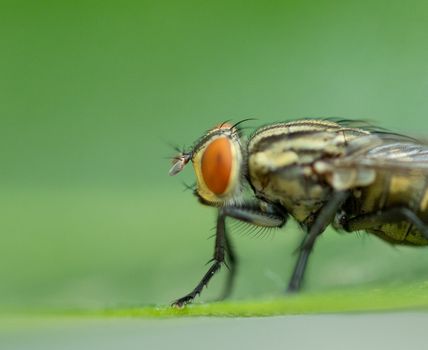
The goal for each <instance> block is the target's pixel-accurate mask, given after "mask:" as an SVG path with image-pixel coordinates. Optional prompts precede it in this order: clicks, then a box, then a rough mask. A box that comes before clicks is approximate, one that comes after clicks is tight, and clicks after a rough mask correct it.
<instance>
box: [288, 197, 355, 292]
mask: <svg viewBox="0 0 428 350" xmlns="http://www.w3.org/2000/svg"><path fill="white" fill-rule="evenodd" d="M348 196H349V193H348V192H345V191H340V192H333V194H332V197H331V198H330V200H329V201H328V202H327V204H326V205H325V206H324V207H322V208H321V210H320V212H319V214H318V215H317V217H316V219H315V221H314V223H313V224H312V226H311V227H310V228H309V230H308V234H307V235H306V237H305V238H304V239H303V241H302V244H301V246H300V252H299V257H298V258H297V261H296V265H295V267H294V271H293V274H292V276H291V279H290V282H289V284H288V288H287V292H297V291H298V290H299V289H300V287H301V285H302V281H303V277H304V274H305V271H306V267H307V264H308V260H309V256H310V254H311V252H312V249H313V247H314V244H315V241H316V239H317V238H318V236H319V235H320V234H321V233H323V232H324V230H325V229H326V228H327V226H328V225H329V224H330V223H331V222H332V221H333V219H334V216H335V214H336V212H337V210H338V209H339V208H340V207H341V205H342V204H343V202H344V201H345V200H346V198H347V197H348Z"/></svg>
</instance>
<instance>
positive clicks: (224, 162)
mask: <svg viewBox="0 0 428 350" xmlns="http://www.w3.org/2000/svg"><path fill="white" fill-rule="evenodd" d="M244 158H245V157H244V152H243V149H242V146H241V141H240V136H239V132H238V129H237V128H236V124H235V125H231V124H229V123H223V124H221V125H218V126H216V127H214V128H213V129H211V130H209V131H208V132H207V133H206V134H205V135H204V136H203V137H201V138H200V139H199V140H198V141H197V142H196V144H195V145H194V146H193V148H192V149H191V150H190V151H188V152H181V153H180V154H179V155H178V156H176V157H174V158H173V164H172V167H171V169H170V171H169V174H170V175H176V174H178V173H179V172H180V171H181V170H183V168H184V166H185V165H186V164H187V163H188V162H189V161H192V163H193V169H194V171H195V175H196V183H197V187H196V194H197V195H198V197H199V198H200V199H201V200H202V201H203V202H204V203H206V204H210V205H213V206H222V205H225V204H229V203H234V202H236V201H237V200H238V199H239V198H240V196H241V192H242V191H241V188H242V186H241V183H242V178H243V164H244Z"/></svg>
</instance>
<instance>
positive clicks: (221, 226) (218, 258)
mask: <svg viewBox="0 0 428 350" xmlns="http://www.w3.org/2000/svg"><path fill="white" fill-rule="evenodd" d="M225 231H226V225H225V216H224V215H223V214H222V213H221V211H220V212H219V214H218V216H217V228H216V238H215V247H214V257H213V259H212V261H213V263H212V265H211V266H210V268H209V269H208V271H207V273H206V274H205V275H204V277H202V280H201V281H200V282H199V283H198V284H197V286H196V287H195V288H194V289H193V290H192V291H191V292H190V293H188V294H186V295H185V296H184V297H182V298H179V299H177V300H176V301H174V302H173V303H172V306H176V307H182V306H183V305H185V304H188V303H190V302H192V301H193V299H195V297H196V296H197V295H199V294H201V291H202V289H203V288H204V287H205V286H206V285H207V284H208V282H209V281H210V279H211V278H212V277H213V276H214V274H215V273H216V272H217V271H218V270H220V267H221V263H223V262H224V248H225V233H226V232H225Z"/></svg>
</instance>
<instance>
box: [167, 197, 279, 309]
mask: <svg viewBox="0 0 428 350" xmlns="http://www.w3.org/2000/svg"><path fill="white" fill-rule="evenodd" d="M262 204H263V205H261V203H244V204H242V205H236V206H226V207H222V208H220V209H219V212H218V216H217V228H216V239H215V248H214V257H213V259H212V260H213V263H212V265H211V266H210V268H209V270H208V271H207V273H206V274H205V275H204V276H203V277H202V280H201V281H200V282H199V283H198V285H197V286H196V287H195V288H194V289H193V290H192V291H191V292H190V293H188V294H186V295H185V296H184V297H182V298H179V299H177V300H176V301H175V302H174V303H173V304H172V305H173V306H177V307H181V306H183V305H185V304H188V303H190V302H192V301H193V299H194V298H195V297H196V296H197V295H199V294H200V293H201V291H202V289H203V288H204V286H206V285H207V284H208V282H209V281H210V279H211V278H212V277H213V276H214V274H215V273H216V272H217V271H218V270H219V269H220V267H221V264H222V263H224V262H225V252H227V254H228V256H229V262H230V265H231V267H230V269H231V272H230V276H229V278H228V282H227V283H228V284H227V285H226V290H225V293H228V292H230V290H229V289H231V287H232V284H233V280H234V277H235V265H236V257H235V254H234V252H233V250H232V248H231V247H232V246H231V244H230V241H229V239H228V237H227V235H226V223H225V219H226V217H227V216H229V217H232V218H234V219H237V220H240V221H244V222H248V223H250V224H253V225H257V226H262V227H281V226H283V225H284V224H285V222H286V220H287V214H286V213H284V212H283V211H281V210H279V209H278V208H277V207H275V206H274V205H272V204H268V203H264V202H263V203H262Z"/></svg>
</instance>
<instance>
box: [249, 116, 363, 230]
mask: <svg viewBox="0 0 428 350" xmlns="http://www.w3.org/2000/svg"><path fill="white" fill-rule="evenodd" d="M361 135H367V132H365V131H363V130H360V129H351V128H343V127H341V126H340V125H338V124H336V123H333V122H330V121H317V120H303V121H298V122H291V123H284V124H278V125H272V126H269V127H265V128H262V129H260V130H258V131H256V133H255V134H254V135H253V136H252V138H251V139H250V140H249V143H248V172H249V178H250V182H251V184H252V185H253V187H254V188H255V190H256V192H257V194H258V195H259V196H262V197H265V198H266V199H268V200H270V201H274V202H277V203H281V205H283V206H284V207H285V208H286V209H287V211H288V212H289V213H290V214H291V215H293V216H294V217H295V219H296V220H297V221H299V222H301V223H306V222H307V221H308V220H310V218H311V217H313V214H315V213H316V212H317V211H318V210H319V209H320V208H321V207H322V206H323V205H324V204H325V203H326V201H327V200H328V198H329V196H330V194H331V192H332V187H331V186H330V185H329V184H328V182H326V181H325V176H324V175H323V174H319V173H318V172H317V170H316V167H315V164H316V163H317V162H320V161H323V160H329V159H334V158H338V157H341V156H342V155H344V154H345V152H346V146H347V144H348V143H349V142H351V141H352V140H353V139H355V138H356V137H358V136H361Z"/></svg>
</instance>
